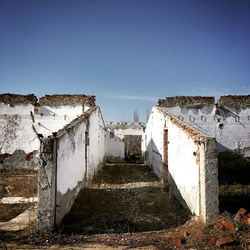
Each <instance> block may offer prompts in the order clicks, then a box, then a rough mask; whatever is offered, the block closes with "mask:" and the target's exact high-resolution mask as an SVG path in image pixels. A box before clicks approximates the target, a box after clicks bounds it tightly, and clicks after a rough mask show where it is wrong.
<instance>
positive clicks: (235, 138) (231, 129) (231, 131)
mask: <svg viewBox="0 0 250 250" xmlns="http://www.w3.org/2000/svg"><path fill="white" fill-rule="evenodd" d="M164 109H165V110H167V111H169V112H170V113H172V114H173V115H175V116H176V117H178V118H179V119H181V120H183V121H184V122H186V123H188V124H190V125H192V126H193V127H195V128H197V129H198V130H200V131H202V132H204V133H206V134H207V135H209V136H211V137H214V138H216V140H217V142H218V150H219V151H225V150H236V149H244V148H248V147H250V109H249V108H246V109H237V110H236V109H235V108H231V107H225V108H223V109H222V108H220V107H218V108H217V107H216V106H215V105H214V106H213V108H211V105H207V106H206V105H205V106H204V107H203V108H199V109H198V108H193V109H191V108H181V107H179V106H176V107H171V108H164ZM245 157H250V150H247V151H246V152H245Z"/></svg>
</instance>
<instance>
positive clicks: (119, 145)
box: [106, 132, 125, 160]
mask: <svg viewBox="0 0 250 250" xmlns="http://www.w3.org/2000/svg"><path fill="white" fill-rule="evenodd" d="M106 156H107V157H113V158H119V159H121V160H123V159H124V158H125V155H124V142H123V141H122V140H121V138H119V137H116V136H115V137H114V138H110V133H109V132H108V133H107V135H106Z"/></svg>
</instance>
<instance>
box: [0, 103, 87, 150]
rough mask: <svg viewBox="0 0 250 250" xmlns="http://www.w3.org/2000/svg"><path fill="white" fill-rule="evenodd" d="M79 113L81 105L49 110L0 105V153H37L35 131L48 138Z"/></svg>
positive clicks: (30, 105) (17, 105)
mask: <svg viewBox="0 0 250 250" xmlns="http://www.w3.org/2000/svg"><path fill="white" fill-rule="evenodd" d="M81 114H82V105H77V106H69V105H68V106H58V107H49V106H34V105H32V104H16V105H15V106H13V107H12V106H10V105H9V104H4V103H0V138H1V139H0V151H1V152H0V153H1V154H4V153H9V154H12V153H13V152H14V151H15V150H17V149H22V150H24V151H25V152H26V153H29V152H32V151H34V150H39V148H40V141H39V139H38V138H37V135H36V133H35V131H36V132H37V133H38V134H42V135H43V136H44V137H46V136H49V135H51V134H52V133H53V132H57V131H58V130H59V129H62V128H63V127H64V126H65V125H67V124H68V123H70V122H71V121H72V120H73V119H75V118H77V117H78V116H80V115H81ZM32 115H33V118H32ZM33 126H34V129H35V131H34V129H33Z"/></svg>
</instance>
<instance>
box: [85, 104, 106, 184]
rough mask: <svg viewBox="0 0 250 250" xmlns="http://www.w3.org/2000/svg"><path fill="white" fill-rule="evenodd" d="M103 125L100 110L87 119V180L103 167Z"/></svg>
mask: <svg viewBox="0 0 250 250" xmlns="http://www.w3.org/2000/svg"><path fill="white" fill-rule="evenodd" d="M105 135H106V130H105V123H104V121H103V117H102V113H101V111H100V108H99V107H97V108H96V109H95V110H94V111H93V112H92V113H91V116H90V117H89V148H88V180H91V179H92V177H93V176H94V174H95V173H96V172H97V171H98V170H99V169H100V168H101V167H102V166H103V164H104V160H105V152H106V141H105Z"/></svg>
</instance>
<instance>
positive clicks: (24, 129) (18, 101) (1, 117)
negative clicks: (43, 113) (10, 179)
mask: <svg viewBox="0 0 250 250" xmlns="http://www.w3.org/2000/svg"><path fill="white" fill-rule="evenodd" d="M35 102H36V97H35V96H34V95H27V96H22V95H12V94H1V95H0V154H5V153H8V154H13V153H14V151H15V150H17V149H21V150H24V151H25V152H26V153H29V152H32V151H34V150H38V149H39V147H40V141H39V139H38V137H37V135H36V133H35V132H34V129H33V126H32V120H31V112H32V111H33V108H34V106H33V105H34V103H35Z"/></svg>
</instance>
